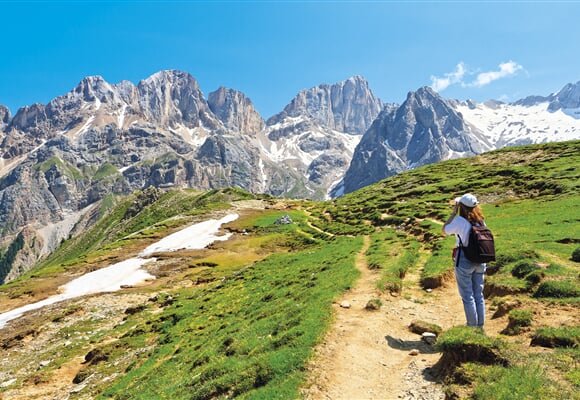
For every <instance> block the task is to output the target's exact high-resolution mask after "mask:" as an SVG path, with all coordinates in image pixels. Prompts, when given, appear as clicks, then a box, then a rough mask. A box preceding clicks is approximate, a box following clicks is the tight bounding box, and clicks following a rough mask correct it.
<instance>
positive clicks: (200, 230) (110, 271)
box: [0, 214, 239, 329]
mask: <svg viewBox="0 0 580 400" xmlns="http://www.w3.org/2000/svg"><path fill="white" fill-rule="evenodd" d="M238 217H239V215H238V214H229V215H226V216H225V217H223V218H222V219H220V220H215V219H211V220H208V221H204V222H200V223H198V224H195V225H191V226H189V227H187V228H185V229H182V230H180V231H178V232H175V233H173V234H171V235H169V236H166V237H165V238H163V239H161V240H160V241H159V242H157V243H154V244H152V245H150V246H149V247H147V248H146V249H145V250H143V251H142V252H141V253H139V256H138V257H134V258H130V259H128V260H125V261H121V262H118V263H116V264H113V265H111V266H108V267H105V268H101V269H99V270H96V271H93V272H89V273H87V274H85V275H83V276H81V277H80V278H77V279H74V280H72V281H71V282H69V283H67V284H66V285H64V286H61V287H60V288H59V291H60V292H61V293H60V294H58V295H56V296H52V297H49V298H48V299H45V300H42V301H39V302H36V303H33V304H28V305H26V306H23V307H19V308H16V309H14V310H11V311H8V312H5V313H3V314H0V329H2V328H4V326H5V325H6V323H8V321H11V320H13V319H16V318H18V317H20V316H22V314H24V313H25V312H28V311H32V310H37V309H39V308H42V307H44V306H47V305H50V304H54V303H58V302H60V301H64V300H69V299H73V298H76V297H80V296H85V295H89V294H95V293H104V292H114V291H117V290H119V289H121V288H122V287H123V286H131V285H136V284H138V283H142V282H145V281H147V280H152V279H155V277H154V276H153V275H150V274H149V273H148V272H147V271H145V270H144V269H142V268H141V267H142V266H143V265H145V264H147V263H150V262H153V261H155V260H156V259H155V258H154V257H153V258H145V257H148V256H150V255H151V254H153V253H162V252H172V251H177V250H180V249H192V250H200V249H203V248H205V247H206V246H207V245H209V244H211V243H213V242H215V241H218V240H220V241H223V240H227V239H229V238H230V236H231V234H225V235H220V236H218V235H217V233H218V231H219V229H220V227H221V226H222V225H223V224H227V223H228V222H232V221H235V220H236V219H237V218H238Z"/></svg>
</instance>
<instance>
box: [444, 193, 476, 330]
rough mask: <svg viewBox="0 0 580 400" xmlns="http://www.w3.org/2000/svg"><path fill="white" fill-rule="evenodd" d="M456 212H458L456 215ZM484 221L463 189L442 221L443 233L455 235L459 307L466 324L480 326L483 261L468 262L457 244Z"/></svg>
mask: <svg viewBox="0 0 580 400" xmlns="http://www.w3.org/2000/svg"><path fill="white" fill-rule="evenodd" d="M458 213H459V215H457V214H458ZM478 224H479V225H485V222H484V221H483V213H482V211H481V207H479V205H478V202H477V198H476V197H475V196H474V195H472V194H471V193H466V194H464V195H463V196H461V197H458V198H456V199H455V208H454V209H453V212H452V213H451V215H450V216H449V218H448V219H447V221H445V223H444V224H443V233H445V234H446V235H452V234H453V235H455V236H456V237H457V244H456V249H455V250H454V255H455V259H454V262H455V279H456V280H457V287H458V289H459V295H460V296H461V300H462V301H463V309H464V311H465V318H466V319H467V326H474V327H479V328H483V324H484V322H485V303H484V300H483V281H484V274H485V269H486V264H485V263H474V262H471V261H469V260H468V259H467V257H465V255H464V254H462V253H463V252H462V249H461V247H462V246H463V247H466V246H467V245H468V243H469V232H470V230H471V226H472V225H478Z"/></svg>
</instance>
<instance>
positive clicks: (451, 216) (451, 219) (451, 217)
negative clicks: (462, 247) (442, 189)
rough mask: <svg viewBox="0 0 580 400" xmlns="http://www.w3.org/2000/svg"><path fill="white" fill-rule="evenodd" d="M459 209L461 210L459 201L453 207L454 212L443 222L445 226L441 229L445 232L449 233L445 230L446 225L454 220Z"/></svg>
mask: <svg viewBox="0 0 580 400" xmlns="http://www.w3.org/2000/svg"><path fill="white" fill-rule="evenodd" d="M458 210H459V203H455V207H453V212H452V213H451V215H450V216H449V218H447V221H445V223H444V224H443V227H442V228H441V230H442V231H443V233H444V234H447V232H445V227H446V226H447V225H449V224H450V223H451V221H453V218H455V216H456V215H457V211H458Z"/></svg>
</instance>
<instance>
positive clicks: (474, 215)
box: [459, 203, 484, 225]
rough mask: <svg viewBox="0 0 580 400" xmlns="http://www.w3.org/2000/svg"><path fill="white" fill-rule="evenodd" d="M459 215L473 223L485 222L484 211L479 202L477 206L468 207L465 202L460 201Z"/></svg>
mask: <svg viewBox="0 0 580 400" xmlns="http://www.w3.org/2000/svg"><path fill="white" fill-rule="evenodd" d="M459 215H461V216H462V217H463V218H465V219H466V220H468V221H469V222H470V223H471V224H472V225H473V224H477V223H480V224H483V218H484V217H483V211H481V207H480V206H479V204H478V205H476V206H475V207H467V206H466V205H464V204H463V203H459Z"/></svg>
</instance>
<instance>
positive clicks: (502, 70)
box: [469, 61, 524, 87]
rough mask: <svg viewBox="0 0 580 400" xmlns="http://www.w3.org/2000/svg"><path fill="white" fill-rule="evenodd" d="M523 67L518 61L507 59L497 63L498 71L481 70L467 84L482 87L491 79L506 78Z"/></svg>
mask: <svg viewBox="0 0 580 400" xmlns="http://www.w3.org/2000/svg"><path fill="white" fill-rule="evenodd" d="M522 69H524V67H522V66H521V65H519V64H518V63H515V62H513V61H508V62H506V63H502V64H500V65H499V71H489V72H482V73H480V74H479V75H477V78H476V79H475V81H473V82H472V83H470V84H469V86H475V87H482V86H486V85H489V84H490V83H491V82H493V81H497V80H498V79H501V78H507V77H508V76H512V75H515V74H516V73H517V72H518V71H520V70H522Z"/></svg>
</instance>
